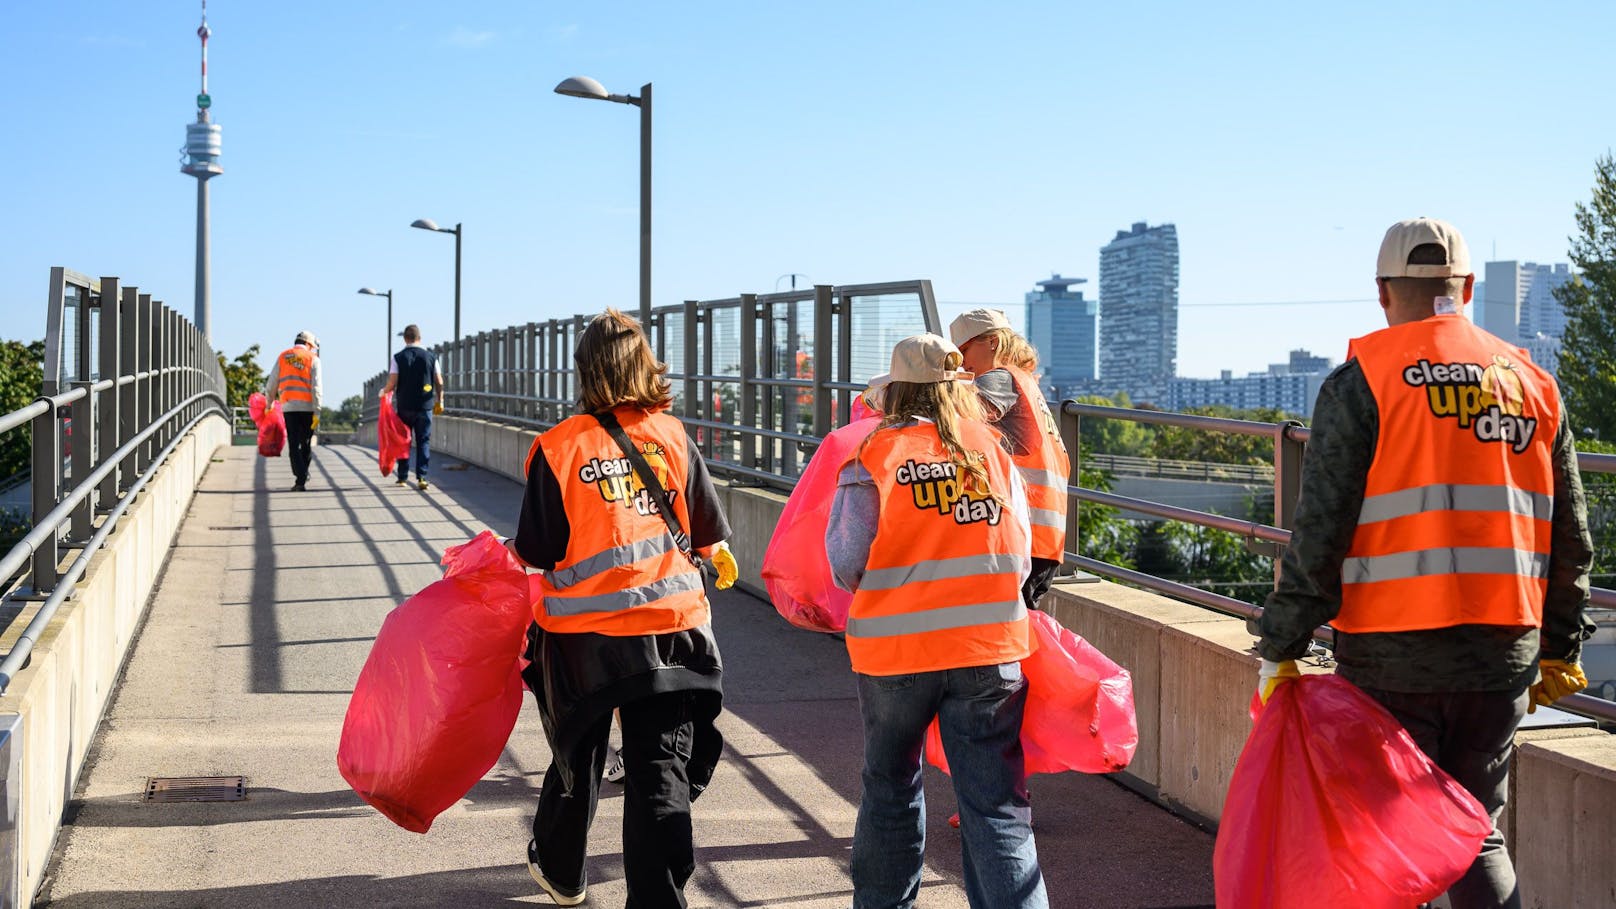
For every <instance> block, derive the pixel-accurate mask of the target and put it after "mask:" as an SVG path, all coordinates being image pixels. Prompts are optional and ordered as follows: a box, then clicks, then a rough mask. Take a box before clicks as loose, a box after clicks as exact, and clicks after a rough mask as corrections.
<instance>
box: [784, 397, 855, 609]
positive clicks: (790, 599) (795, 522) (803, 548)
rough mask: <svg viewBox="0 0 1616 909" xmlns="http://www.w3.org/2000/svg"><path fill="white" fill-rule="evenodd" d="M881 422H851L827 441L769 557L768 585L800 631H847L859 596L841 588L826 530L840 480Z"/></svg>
mask: <svg viewBox="0 0 1616 909" xmlns="http://www.w3.org/2000/svg"><path fill="white" fill-rule="evenodd" d="M880 422H881V421H880V419H879V417H869V418H866V419H863V420H860V421H858V422H857V423H849V424H848V425H846V426H843V427H842V428H840V429H838V430H835V431H834V432H832V433H830V435H827V436H825V438H824V441H822V442H821V443H820V445H819V448H818V450H816V451H815V452H814V456H813V457H812V458H810V459H809V460H808V466H807V467H806V468H804V469H803V472H802V476H801V477H800V478H799V479H798V480H797V485H796V488H794V489H793V490H792V491H791V498H790V499H788V500H786V507H785V509H784V510H783V511H781V512H780V521H779V523H777V524H775V525H774V536H773V537H771V538H770V539H769V548H768V549H766V550H764V552H763V570H762V574H763V584H764V586H765V587H767V588H768V590H769V600H770V601H771V602H773V603H774V608H775V611H776V612H779V613H780V615H781V616H782V617H783V618H784V619H785V620H786V621H788V622H790V623H791V624H793V625H796V626H797V627H798V628H806V629H808V630H810V631H845V630H847V610H848V609H849V608H850V607H851V606H852V605H853V595H852V594H851V593H848V592H847V591H845V590H842V589H841V588H839V587H837V586H836V583H835V582H834V581H832V580H831V576H830V559H829V558H827V557H826V555H825V528H826V526H827V525H828V524H829V523H830V506H831V502H832V500H833V499H835V497H836V477H837V475H838V474H839V473H840V472H841V469H842V465H843V464H845V463H847V459H848V458H850V457H852V455H853V452H854V451H855V450H857V448H858V446H859V443H860V442H863V441H864V439H865V437H867V436H868V435H869V434H870V433H872V432H874V431H875V427H876V426H877V425H879V424H880Z"/></svg>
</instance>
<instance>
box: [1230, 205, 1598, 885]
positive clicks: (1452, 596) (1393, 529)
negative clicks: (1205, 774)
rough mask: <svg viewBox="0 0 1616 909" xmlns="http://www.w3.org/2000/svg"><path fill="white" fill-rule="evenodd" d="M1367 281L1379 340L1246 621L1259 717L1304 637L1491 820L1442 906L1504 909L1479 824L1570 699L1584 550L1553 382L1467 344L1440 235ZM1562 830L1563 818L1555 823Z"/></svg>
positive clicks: (1315, 430) (1318, 454) (1492, 342)
mask: <svg viewBox="0 0 1616 909" xmlns="http://www.w3.org/2000/svg"><path fill="white" fill-rule="evenodd" d="M1375 283H1376V285H1377V287H1378V289H1379V299H1380V306H1381V309H1382V311H1383V313H1384V315H1385V318H1386V324H1387V327H1386V328H1384V329H1382V330H1380V331H1377V332H1374V333H1372V334H1369V335H1366V336H1364V337H1361V338H1358V339H1356V340H1354V341H1353V342H1352V343H1351V345H1350V346H1349V348H1348V352H1347V362H1346V363H1344V364H1342V365H1341V366H1340V367H1339V368H1337V369H1336V370H1335V371H1334V372H1333V373H1331V374H1330V375H1329V377H1328V378H1326V379H1325V381H1324V384H1323V386H1322V388H1321V389H1320V390H1319V396H1318V402H1317V404H1316V405H1315V406H1314V414H1313V426H1312V437H1311V438H1310V440H1309V441H1308V445H1307V453H1306V455H1305V457H1304V460H1303V465H1302V489H1301V496H1300V499H1299V500H1298V502H1297V509H1296V518H1295V526H1294V528H1293V530H1292V537H1291V542H1290V545H1289V546H1288V547H1287V548H1286V550H1285V556H1284V560H1283V562H1282V564H1281V568H1280V577H1279V583H1278V584H1277V585H1276V587H1275V590H1274V592H1273V593H1272V594H1270V595H1269V597H1268V601H1267V604H1266V606H1265V608H1264V610H1263V613H1262V617H1261V618H1260V619H1259V620H1258V622H1257V628H1258V631H1259V633H1260V634H1261V640H1260V641H1259V642H1258V647H1257V649H1258V652H1259V653H1260V654H1261V656H1262V658H1263V659H1262V668H1261V669H1260V671H1259V674H1258V692H1259V694H1260V696H1261V697H1262V699H1263V700H1264V701H1267V700H1268V698H1269V697H1270V696H1271V695H1272V694H1273V692H1274V691H1275V690H1276V689H1277V688H1278V687H1279V686H1281V685H1283V684H1284V683H1285V682H1286V681H1287V680H1289V679H1292V678H1296V677H1297V673H1298V670H1297V666H1296V662H1295V661H1296V660H1297V659H1299V658H1301V657H1302V656H1304V655H1305V654H1306V652H1307V650H1308V645H1309V642H1310V640H1311V638H1312V634H1313V630H1314V629H1315V628H1317V627H1318V626H1319V625H1321V624H1324V623H1326V622H1328V623H1329V624H1330V625H1332V626H1333V627H1334V628H1335V652H1334V657H1335V660H1336V672H1337V674H1338V675H1340V676H1342V677H1343V678H1345V679H1346V680H1348V681H1350V682H1352V683H1353V684H1355V685H1357V686H1358V687H1359V688H1361V689H1363V691H1364V692H1365V693H1366V694H1368V695H1369V696H1370V697H1372V698H1373V699H1375V700H1376V701H1378V702H1379V703H1380V704H1381V705H1383V706H1384V707H1385V708H1386V709H1387V710H1388V711H1390V712H1391V714H1392V715H1393V716H1395V717H1396V718H1397V719H1398V721H1399V722H1401V723H1402V724H1403V726H1404V728H1406V729H1407V730H1408V733H1409V735H1410V736H1411V737H1412V738H1413V740H1414V742H1415V744H1417V745H1418V746H1419V747H1420V749H1421V750H1422V751H1424V752H1425V753H1426V754H1427V755H1429V756H1430V758H1431V759H1432V761H1434V762H1435V763H1436V765H1437V766H1438V767H1441V768H1442V769H1443V770H1445V771H1447V773H1448V774H1449V775H1451V776H1452V777H1453V778H1454V779H1455V780H1457V781H1458V782H1459V784H1460V785H1461V786H1463V787H1464V788H1465V789H1466V790H1467V791H1469V792H1470V794H1471V795H1473V796H1475V797H1476V799H1477V800H1478V801H1479V802H1481V804H1482V805H1483V806H1485V807H1486V809H1487V811H1488V812H1490V813H1491V814H1492V817H1493V820H1494V828H1493V831H1492V833H1491V834H1489V835H1488V836H1487V838H1486V839H1485V840H1484V841H1483V843H1482V845H1481V850H1480V853H1479V855H1478V856H1477V857H1476V861H1475V863H1474V864H1473V865H1472V866H1471V867H1470V869H1469V870H1468V871H1466V872H1465V874H1464V875H1463V876H1462V877H1461V878H1460V879H1459V880H1458V881H1457V882H1455V883H1454V884H1453V885H1452V887H1451V889H1450V890H1449V891H1448V899H1449V903H1450V905H1452V906H1453V907H1454V909H1467V907H1474V906H1488V907H1493V906H1509V907H1517V906H1520V905H1521V894H1520V890H1519V888H1518V887H1517V885H1516V881H1515V871H1514V869H1513V867H1512V866H1511V863H1510V858H1509V850H1508V848H1507V846H1506V844H1505V842H1504V838H1503V836H1502V834H1500V833H1499V831H1498V829H1497V826H1496V822H1497V819H1498V817H1499V815H1500V813H1501V812H1502V811H1503V808H1504V802H1505V800H1506V798H1507V796H1508V792H1509V758H1510V754H1511V751H1512V749H1513V742H1514V738H1515V730H1516V728H1517V727H1518V726H1519V725H1520V722H1521V719H1522V717H1523V716H1524V714H1525V713H1527V712H1528V711H1529V710H1531V709H1535V706H1536V705H1538V704H1549V703H1552V702H1553V701H1554V700H1556V699H1558V698H1560V697H1562V696H1564V695H1565V694H1569V693H1571V692H1575V691H1577V690H1579V689H1581V688H1583V687H1585V686H1586V685H1587V679H1586V678H1585V676H1584V675H1583V672H1582V669H1581V667H1580V666H1579V664H1578V660H1579V658H1580V654H1581V648H1582V642H1583V641H1585V640H1587V639H1588V637H1589V636H1590V635H1591V634H1592V633H1593V630H1594V625H1593V623H1592V622H1591V621H1589V619H1588V618H1587V615H1586V607H1587V603H1588V571H1589V567H1590V564H1591V561H1592V553H1593V550H1592V541H1591V539H1590V538H1589V534H1588V518H1587V512H1586V506H1585V502H1584V498H1583V493H1582V481H1581V478H1580V477H1579V475H1578V473H1577V459H1576V451H1575V449H1574V448H1573V446H1572V436H1571V432H1570V428H1569V426H1570V424H1569V423H1568V421H1567V417H1566V414H1565V408H1564V407H1563V406H1562V404H1561V401H1560V393H1559V389H1558V388H1557V387H1556V385H1555V382H1554V377H1553V376H1551V375H1549V373H1547V372H1545V371H1544V370H1543V369H1541V368H1539V367H1538V366H1537V365H1535V364H1534V363H1532V361H1531V360H1530V359H1529V358H1528V357H1527V355H1526V352H1525V351H1523V350H1520V349H1519V348H1516V347H1514V346H1512V345H1510V344H1507V343H1505V342H1504V341H1502V340H1500V339H1498V338H1496V337H1494V336H1492V335H1490V334H1488V333H1487V332H1485V331H1483V330H1481V329H1479V328H1477V327H1476V326H1475V325H1474V324H1472V323H1471V321H1470V320H1469V319H1467V318H1466V317H1465V314H1464V307H1465V305H1466V304H1468V303H1469V302H1470V299H1471V295H1472V294H1473V292H1474V285H1475V275H1474V273H1473V270H1472V268H1471V266H1470V252H1469V250H1468V249H1467V248H1466V246H1465V242H1464V237H1462V236H1461V235H1460V233H1459V231H1458V229H1456V228H1455V227H1454V226H1453V225H1451V224H1448V223H1446V222H1444V221H1437V220H1434V219H1431V218H1416V219H1413V220H1409V221H1399V222H1398V223H1396V224H1394V225H1392V227H1391V229H1390V230H1388V231H1387V232H1386V237H1385V239H1384V240H1383V241H1382V243H1381V247H1380V256H1379V260H1378V263H1377V270H1376V278H1375ZM1568 823H1569V821H1568Z"/></svg>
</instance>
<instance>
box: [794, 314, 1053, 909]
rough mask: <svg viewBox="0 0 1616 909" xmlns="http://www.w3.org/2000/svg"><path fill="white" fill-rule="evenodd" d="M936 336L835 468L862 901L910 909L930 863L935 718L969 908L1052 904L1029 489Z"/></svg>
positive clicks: (856, 865)
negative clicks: (1025, 721)
mask: <svg viewBox="0 0 1616 909" xmlns="http://www.w3.org/2000/svg"><path fill="white" fill-rule="evenodd" d="M963 362H964V358H963V356H962V355H961V354H960V352H959V350H958V348H956V347H955V346H954V345H953V344H951V343H949V342H948V341H946V340H944V339H943V338H941V337H938V336H937V335H931V334H925V335H915V336H913V337H910V338H905V339H904V340H903V341H900V342H899V343H898V345H897V347H896V348H895V349H894V350H893V352H892V370H891V372H890V373H888V374H887V375H885V376H882V377H879V379H878V380H876V381H875V382H872V384H873V385H878V386H881V394H880V399H881V401H880V403H881V408H882V411H883V416H882V418H881V422H880V424H879V425H878V426H877V427H876V429H875V431H874V432H872V433H871V434H870V436H869V437H868V438H866V439H865V440H864V442H863V444H861V445H860V446H859V448H858V449H856V450H855V452H854V454H853V456H852V457H851V458H850V459H849V460H848V461H847V463H846V464H845V465H844V466H843V467H842V469H841V471H840V474H839V476H838V478H837V488H836V496H835V498H834V500H833V502H832V505H831V516H830V521H829V524H828V526H827V529H826V533H825V550H826V554H827V556H829V560H830V565H831V574H832V577H833V578H834V580H835V582H836V584H837V586H839V587H841V588H842V589H844V590H848V591H851V592H852V594H853V601H852V605H851V607H850V608H849V610H848V618H847V631H846V635H847V652H848V656H849V657H850V659H851V662H852V666H853V671H854V672H855V673H856V674H857V680H858V694H859V711H860V714H861V715H862V717H863V721H864V774H863V783H864V793H863V797H862V800H861V802H860V804H859V813H858V821H857V824H856V825H855V827H854V832H853V857H852V874H853V905H854V907H855V909H874V907H882V909H886V907H912V906H914V905H915V900H916V898H917V897H918V896H919V893H920V876H921V870H922V865H923V862H924V858H925V847H926V833H925V821H924V818H925V791H924V789H923V788H922V785H921V780H922V775H921V754H922V746H923V743H924V740H925V736H926V728H927V726H928V725H930V723H931V721H932V718H933V717H936V718H937V721H938V725H939V728H940V731H941V733H942V741H943V749H944V751H945V752H946V753H947V756H948V763H949V767H950V769H951V771H952V774H953V777H952V779H953V784H954V792H955V795H956V797H957V799H958V801H959V806H960V820H961V824H960V831H961V835H962V837H963V841H962V844H961V845H962V848H963V850H964V857H965V863H966V871H965V890H966V895H967V897H968V898H969V900H970V904H971V906H973V907H975V909H1045V907H1047V906H1048V905H1049V899H1048V896H1047V895H1046V894H1045V890H1044V882H1043V875H1042V873H1041V872H1040V870H1039V867H1038V850H1037V847H1036V845H1035V843H1034V841H1033V834H1032V815H1031V809H1030V807H1029V805H1028V802H1027V786H1026V772H1025V764H1024V759H1023V755H1022V750H1021V719H1022V714H1023V711H1024V709H1025V707H1026V700H1027V684H1026V681H1025V679H1024V678H1023V677H1022V674H1021V660H1023V659H1025V658H1026V657H1027V656H1028V655H1029V653H1030V652H1031V648H1030V638H1029V621H1028V618H1027V606H1026V604H1025V603H1024V602H1023V601H1022V598H1021V586H1022V584H1023V582H1024V581H1025V580H1026V577H1027V571H1028V568H1029V562H1030V560H1031V553H1032V549H1031V546H1032V540H1031V536H1032V531H1031V527H1030V525H1029V523H1028V517H1027V500H1026V488H1025V485H1024V484H1023V482H1022V480H1021V477H1020V475H1019V474H1017V473H1016V470H1015V465H1014V463H1013V462H1012V461H1011V460H1010V455H1009V453H1008V452H1006V451H1005V450H1004V448H1003V447H1001V445H1000V442H999V434H998V433H997V432H995V431H994V430H993V429H992V427H990V426H988V425H987V423H985V422H983V420H982V414H981V405H980V404H979V403H978V402H977V398H976V393H975V392H974V391H973V390H972V388H971V387H970V385H968V384H967V383H965V382H964V381H961V379H962V373H961V366H962V365H963Z"/></svg>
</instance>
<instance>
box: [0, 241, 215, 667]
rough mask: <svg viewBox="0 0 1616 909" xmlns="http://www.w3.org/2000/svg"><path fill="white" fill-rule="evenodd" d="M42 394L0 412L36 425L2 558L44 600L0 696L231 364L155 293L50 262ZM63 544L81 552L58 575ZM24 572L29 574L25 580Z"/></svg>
mask: <svg viewBox="0 0 1616 909" xmlns="http://www.w3.org/2000/svg"><path fill="white" fill-rule="evenodd" d="M50 282H51V284H50V294H49V299H48V305H47V308H46V322H45V360H44V371H43V372H44V374H43V382H42V384H41V388H40V396H39V398H38V399H36V400H35V401H34V402H33V403H32V404H29V405H28V406H27V407H24V408H22V409H20V410H16V411H13V412H11V413H8V414H5V415H3V416H0V435H4V434H5V433H9V432H14V431H17V430H19V429H20V428H21V427H23V426H27V427H29V429H30V431H31V436H32V438H31V476H30V482H31V484H32V494H33V522H32V523H33V527H32V529H31V530H30V531H29V532H28V533H27V534H26V535H25V536H24V537H23V538H22V540H20V541H19V542H18V543H17V544H16V545H14V546H12V547H11V549H10V550H9V551H8V552H6V553H5V555H4V556H3V557H0V580H3V581H4V583H5V585H6V588H7V590H8V591H9V593H8V596H9V597H10V598H12V599H21V600H43V603H42V604H41V605H40V607H39V609H38V610H37V611H36V612H35V614H34V617H33V619H32V620H31V621H30V622H29V624H28V627H27V629H26V630H25V631H24V632H23V634H22V637H21V638H20V639H19V640H18V641H17V643H16V644H15V645H13V646H12V648H11V650H10V652H9V653H8V654H7V655H6V657H5V659H4V660H0V693H3V692H4V690H5V686H6V685H8V684H9V683H10V681H11V678H12V677H13V676H14V675H15V674H16V672H17V671H18V670H19V669H21V668H22V667H23V666H24V665H25V664H26V662H27V660H28V656H29V654H30V653H32V651H33V645H34V642H35V641H36V640H37V639H38V635H39V632H40V631H41V630H43V629H44V627H45V626H46V625H47V624H48V623H49V622H50V620H51V618H52V617H53V616H54V615H55V613H56V609H57V607H58V606H60V604H61V603H62V602H63V601H64V600H65V599H66V598H67V597H68V596H69V595H70V594H71V593H72V589H73V585H74V584H75V583H77V582H78V579H79V578H80V577H81V576H82V575H83V573H84V570H85V568H86V567H87V566H88V564H89V561H90V558H91V556H93V555H94V554H95V553H96V552H97V551H98V550H99V549H100V547H101V544H102V543H103V542H104V541H105V540H106V538H107V536H108V535H110V534H111V532H112V530H113V528H114V527H115V526H116V524H117V522H118V519H119V517H121V516H122V515H123V512H124V510H125V509H126V508H127V507H128V506H129V504H130V502H131V501H132V500H133V498H134V496H135V495H136V494H138V493H139V492H140V490H141V489H142V488H144V487H145V484H146V482H147V480H148V479H149V478H150V477H151V476H152V474H153V473H154V472H155V470H156V469H157V468H158V467H159V466H161V465H162V463H163V462H164V461H165V460H166V459H167V457H168V455H169V453H170V452H172V451H173V450H174V448H175V447H176V446H177V445H178V444H179V442H180V441H181V440H182V439H183V438H184V437H185V436H186V434H187V433H189V432H190V430H191V428H192V427H194V426H195V425H196V424H197V423H198V422H200V421H201V420H202V419H203V418H204V417H205V416H207V415H208V414H210V413H217V414H219V415H220V416H222V417H223V418H225V419H227V420H228V419H229V416H230V413H229V409H228V408H227V407H226V403H225V379H224V372H223V370H222V369H221V368H220V366H219V360H218V356H217V355H216V354H215V353H214V351H213V349H212V348H211V347H210V346H209V345H208V343H207V341H206V339H204V338H203V337H202V335H201V333H200V332H198V331H197V329H196V328H195V326H193V325H192V324H191V323H190V322H189V321H188V320H186V319H185V318H184V317H182V316H181V315H180V314H179V313H177V312H175V311H174V310H172V309H169V308H168V307H167V306H165V305H164V304H163V303H162V302H161V301H158V300H153V299H152V296H151V294H145V293H141V292H140V290H139V289H138V288H136V287H125V286H122V284H121V282H120V281H119V279H117V278H101V279H100V280H99V281H97V280H95V279H92V278H88V277H86V276H84V275H81V274H78V273H76V272H73V271H69V270H68V269H65V268H60V267H58V268H52V269H51V273H50ZM64 549H77V550H78V551H79V552H78V556H77V557H76V558H75V559H74V560H73V562H72V563H71V564H70V565H69V566H68V567H67V569H66V570H65V571H59V568H60V565H61V561H62V558H63V555H64ZM24 572H26V577H23V574H24Z"/></svg>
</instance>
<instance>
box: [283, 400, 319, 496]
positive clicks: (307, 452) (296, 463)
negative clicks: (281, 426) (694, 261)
mask: <svg viewBox="0 0 1616 909" xmlns="http://www.w3.org/2000/svg"><path fill="white" fill-rule="evenodd" d="M313 439H314V414H313V413H312V412H298V411H288V412H287V414H286V456H287V457H288V458H291V459H292V477H293V478H294V479H296V480H297V481H298V482H299V483H307V482H308V480H309V461H310V459H312V458H313V457H314V453H313V449H312V447H311V445H310V442H312V441H313Z"/></svg>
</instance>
